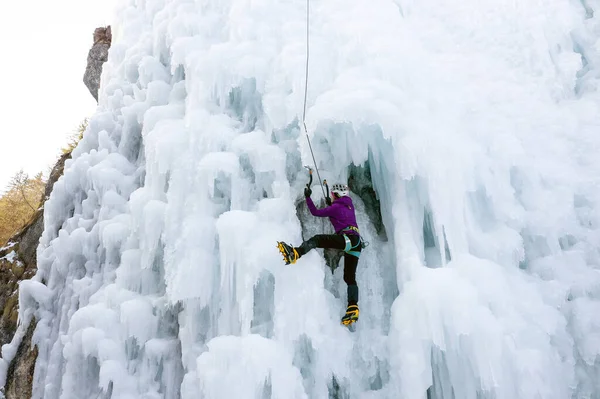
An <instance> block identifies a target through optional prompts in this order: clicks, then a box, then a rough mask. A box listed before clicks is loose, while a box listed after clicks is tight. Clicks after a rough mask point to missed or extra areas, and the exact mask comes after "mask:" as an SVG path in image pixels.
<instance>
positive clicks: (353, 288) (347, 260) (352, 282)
mask: <svg viewBox="0 0 600 399" xmlns="http://www.w3.org/2000/svg"><path fill="white" fill-rule="evenodd" d="M347 236H348V238H349V239H350V243H351V244H352V246H353V247H356V248H353V249H352V251H356V252H360V251H361V249H362V248H361V246H360V245H358V243H359V242H360V237H359V236H357V235H356V234H348V235H347ZM313 248H334V249H340V250H344V249H345V248H346V240H345V239H344V236H343V235H341V234H317V235H316V236H314V237H311V238H310V239H308V240H306V241H304V242H303V243H302V245H300V247H298V248H296V250H297V251H298V255H300V256H302V255H304V254H306V253H307V252H308V251H310V250H311V249H313ZM357 266H358V258H357V257H356V256H354V255H350V254H349V253H344V281H345V282H346V284H347V285H348V305H356V304H357V303H358V286H357V285H356V267H357Z"/></svg>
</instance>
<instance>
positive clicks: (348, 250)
mask: <svg viewBox="0 0 600 399" xmlns="http://www.w3.org/2000/svg"><path fill="white" fill-rule="evenodd" d="M342 236H343V237H344V241H346V247H345V248H344V252H345V253H347V254H348V255H352V256H356V257H357V258H360V251H354V249H356V248H361V249H362V238H361V236H358V243H356V245H352V241H350V237H348V235H347V234H343V235H342Z"/></svg>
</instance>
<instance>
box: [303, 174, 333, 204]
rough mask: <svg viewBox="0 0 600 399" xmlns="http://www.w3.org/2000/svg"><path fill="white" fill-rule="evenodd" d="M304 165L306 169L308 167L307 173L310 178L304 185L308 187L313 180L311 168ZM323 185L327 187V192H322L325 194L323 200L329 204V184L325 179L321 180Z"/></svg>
mask: <svg viewBox="0 0 600 399" xmlns="http://www.w3.org/2000/svg"><path fill="white" fill-rule="evenodd" d="M304 167H305V168H306V169H308V174H309V176H310V179H309V180H308V184H307V185H306V187H308V188H309V189H310V186H311V184H312V181H313V169H312V168H311V167H310V166H308V165H304ZM323 186H325V188H326V189H327V193H325V192H324V193H323V194H325V202H326V203H327V205H331V198H330V197H329V185H328V184H327V180H323Z"/></svg>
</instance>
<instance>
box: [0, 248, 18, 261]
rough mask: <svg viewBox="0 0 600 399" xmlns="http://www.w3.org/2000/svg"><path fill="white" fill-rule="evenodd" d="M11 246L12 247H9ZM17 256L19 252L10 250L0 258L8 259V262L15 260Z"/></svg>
mask: <svg viewBox="0 0 600 399" xmlns="http://www.w3.org/2000/svg"><path fill="white" fill-rule="evenodd" d="M7 248H10V247H7ZM16 257H17V253H16V252H15V251H10V252H9V253H7V254H6V255H4V256H3V257H1V258H0V260H7V261H8V262H11V263H12V262H14V260H15V258H16Z"/></svg>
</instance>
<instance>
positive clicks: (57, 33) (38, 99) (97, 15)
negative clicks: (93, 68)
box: [0, 0, 123, 191]
mask: <svg viewBox="0 0 600 399" xmlns="http://www.w3.org/2000/svg"><path fill="white" fill-rule="evenodd" d="M117 1H123V0H55V1H48V0H30V1H27V0H19V1H2V2H0V93H1V95H0V126H2V131H1V132H0V137H1V141H0V143H1V144H0V191H4V189H5V187H6V185H7V183H8V181H9V180H10V178H11V176H13V175H14V174H15V173H16V172H17V171H19V170H20V169H23V170H24V171H25V172H27V173H28V174H29V175H35V174H36V173H38V172H47V171H48V169H49V168H50V167H51V166H53V165H54V163H55V161H56V159H57V158H58V156H59V154H60V149H61V148H62V147H63V146H65V144H66V143H67V142H68V138H69V137H70V135H71V134H72V133H73V132H74V131H75V130H76V129H77V126H78V125H79V124H80V123H81V122H82V121H83V120H84V119H85V118H86V117H89V116H90V115H92V114H93V113H94V111H95V109H96V101H95V100H94V98H93V97H92V95H91V94H90V93H89V91H88V89H87V88H86V87H85V85H84V84H83V74H84V72H85V67H86V63H87V55H88V51H89V49H90V48H91V46H92V44H93V33H94V29H95V28H97V27H100V26H105V25H109V24H110V23H111V22H112V21H113V20H114V18H113V12H114V8H115V5H116V4H117Z"/></svg>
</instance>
